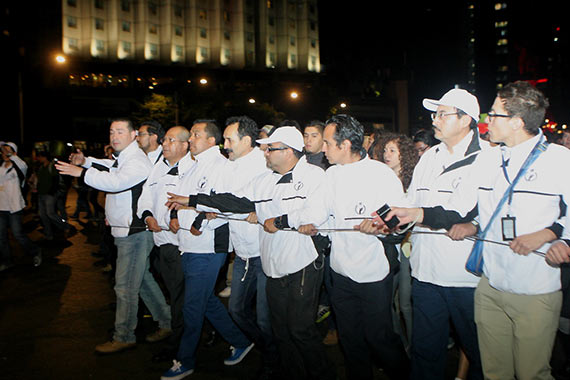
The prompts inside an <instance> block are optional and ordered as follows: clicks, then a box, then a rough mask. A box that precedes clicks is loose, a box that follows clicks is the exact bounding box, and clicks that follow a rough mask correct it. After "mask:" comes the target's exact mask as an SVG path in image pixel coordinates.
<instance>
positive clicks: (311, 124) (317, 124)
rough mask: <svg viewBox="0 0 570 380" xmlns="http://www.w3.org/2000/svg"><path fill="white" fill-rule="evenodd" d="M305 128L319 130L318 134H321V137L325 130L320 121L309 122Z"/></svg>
mask: <svg viewBox="0 0 570 380" xmlns="http://www.w3.org/2000/svg"><path fill="white" fill-rule="evenodd" d="M307 127H315V128H317V129H318V130H319V132H320V133H321V135H322V134H323V131H324V130H325V123H323V122H322V121H320V120H312V121H311V122H309V123H307V124H305V128H307Z"/></svg>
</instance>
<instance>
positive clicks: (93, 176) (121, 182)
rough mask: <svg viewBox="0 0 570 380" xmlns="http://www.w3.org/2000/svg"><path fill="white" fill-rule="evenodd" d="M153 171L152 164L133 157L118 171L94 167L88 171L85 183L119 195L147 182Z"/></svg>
mask: <svg viewBox="0 0 570 380" xmlns="http://www.w3.org/2000/svg"><path fill="white" fill-rule="evenodd" d="M150 170H151V164H150V162H149V161H148V160H147V159H146V158H145V160H142V159H138V158H136V157H133V158H131V159H129V160H127V162H125V164H124V165H121V166H119V167H118V168H117V170H113V171H108V172H107V171H101V170H97V169H95V168H94V167H91V168H89V169H87V171H86V173H85V178H84V180H85V183H86V184H87V185H89V186H91V187H94V188H96V189H98V190H101V191H105V192H108V193H119V192H122V191H125V190H128V189H130V188H131V187H133V186H135V185H137V184H139V183H141V182H142V181H144V180H146V178H147V177H148V175H149V173H150Z"/></svg>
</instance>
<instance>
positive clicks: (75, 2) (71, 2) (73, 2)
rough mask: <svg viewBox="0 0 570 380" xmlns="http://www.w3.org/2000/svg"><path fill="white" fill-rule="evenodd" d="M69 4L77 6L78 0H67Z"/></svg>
mask: <svg viewBox="0 0 570 380" xmlns="http://www.w3.org/2000/svg"><path fill="white" fill-rule="evenodd" d="M67 6H68V7H73V8H75V7H77V0H67Z"/></svg>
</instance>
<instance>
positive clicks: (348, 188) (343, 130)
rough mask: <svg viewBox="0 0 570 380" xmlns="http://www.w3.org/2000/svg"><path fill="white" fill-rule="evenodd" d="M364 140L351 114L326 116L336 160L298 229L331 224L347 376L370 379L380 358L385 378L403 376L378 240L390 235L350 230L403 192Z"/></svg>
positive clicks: (404, 363)
mask: <svg viewBox="0 0 570 380" xmlns="http://www.w3.org/2000/svg"><path fill="white" fill-rule="evenodd" d="M363 142H364V128H363V127H362V125H361V124H360V123H359V122H358V121H357V120H356V119H354V118H353V117H351V116H348V115H335V116H333V117H332V118H331V119H329V120H327V122H326V127H325V130H324V144H323V151H324V152H325V155H326V157H327V159H328V161H329V162H330V163H331V164H332V165H333V166H331V167H329V168H328V169H327V171H326V181H325V189H326V193H325V196H324V197H323V198H324V199H323V202H322V203H321V204H319V203H317V202H311V203H309V204H308V207H307V209H306V210H305V213H306V214H305V215H304V219H305V220H313V221H315V223H314V224H310V225H303V226H301V227H300V228H299V232H301V233H305V234H309V235H314V234H316V233H317V232H318V229H316V226H319V225H323V224H324V223H325V222H326V221H327V220H329V223H330V227H331V228H334V229H335V230H333V231H332V232H330V233H329V238H330V240H331V253H330V255H331V256H330V257H331V258H330V266H331V270H332V273H331V275H332V284H333V287H332V296H331V300H332V305H333V308H334V311H335V315H336V321H337V325H338V332H339V341H340V343H341V345H342V346H343V350H344V353H345V358H346V360H345V362H346V369H347V378H348V379H372V378H373V371H372V362H371V358H372V357H377V358H378V359H379V360H380V361H381V364H382V368H383V369H384V371H385V373H386V375H387V376H388V377H390V378H392V379H400V378H405V373H406V371H407V367H408V358H407V356H406V352H405V350H404V346H403V344H402V342H401V340H400V338H399V337H398V335H397V334H396V333H395V332H394V330H393V324H392V313H391V305H392V282H393V281H392V271H391V270H390V269H391V268H390V263H389V261H388V258H387V255H386V252H385V248H384V244H383V242H382V241H381V239H388V238H389V237H388V238H386V237H380V238H381V239H380V238H378V237H376V236H371V235H367V234H363V233H358V232H350V229H351V228H353V226H354V225H355V224H356V223H355V222H354V220H358V219H362V218H363V217H366V216H368V215H369V214H370V213H371V212H373V211H375V210H378V209H379V208H380V207H382V206H383V205H384V204H387V203H388V204H400V205H403V204H404V202H405V200H404V190H403V186H402V183H401V182H400V180H399V178H398V177H397V176H396V174H395V173H394V171H393V170H392V169H390V168H389V167H388V166H387V165H385V164H384V163H381V162H379V161H376V160H371V159H370V157H368V156H367V154H366V151H365V150H364V148H363ZM329 216H330V218H329ZM327 227H329V226H327ZM321 228H322V227H321ZM347 229H348V230H349V231H346V230H347ZM386 243H387V244H391V241H386Z"/></svg>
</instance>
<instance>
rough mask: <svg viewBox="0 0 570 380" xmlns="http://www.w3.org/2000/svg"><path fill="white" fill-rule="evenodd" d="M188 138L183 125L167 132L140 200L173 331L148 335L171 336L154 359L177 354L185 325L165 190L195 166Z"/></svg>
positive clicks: (152, 338)
mask: <svg viewBox="0 0 570 380" xmlns="http://www.w3.org/2000/svg"><path fill="white" fill-rule="evenodd" d="M189 137H190V132H188V130H187V129H186V128H185V127H181V126H176V127H172V128H170V129H169V130H168V131H167V132H166V135H165V136H164V137H163V141H162V152H163V155H164V157H163V158H161V159H160V160H159V161H158V162H157V163H156V165H154V166H153V168H152V171H151V172H150V175H149V177H148V179H147V181H146V182H145V184H144V186H143V190H142V194H141V197H140V198H139V201H138V209H137V210H138V211H137V216H138V217H139V218H141V219H142V220H144V222H145V224H146V225H147V227H148V229H149V230H150V231H152V232H153V234H152V235H153V238H154V244H155V246H156V247H158V263H157V265H156V266H157V269H158V272H159V273H160V276H161V277H162V280H163V281H164V284H165V286H166V288H167V289H168V293H169V294H170V310H171V320H172V323H171V324H172V335H170V330H159V331H160V332H161V333H160V334H155V336H150V337H147V341H151V342H155V341H159V340H162V339H163V338H166V337H168V335H170V337H169V339H168V341H167V344H166V347H165V348H164V349H163V350H162V351H160V352H158V353H156V354H155V355H154V356H153V360H155V361H161V360H171V359H174V358H175V357H176V353H177V352H178V345H179V343H180V339H181V337H182V331H183V327H184V320H183V318H182V305H183V302H184V274H183V273H182V259H181V257H180V251H179V249H178V237H177V236H176V234H175V233H173V232H172V231H169V226H168V224H169V214H170V210H169V209H168V207H166V205H165V203H166V201H167V197H166V192H167V191H169V190H170V189H172V187H173V186H176V185H177V183H178V182H179V181H180V179H181V178H183V177H184V176H185V175H187V173H188V172H189V171H190V170H192V168H193V166H194V160H193V159H192V156H191V154H190V152H189V151H188V138H189Z"/></svg>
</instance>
